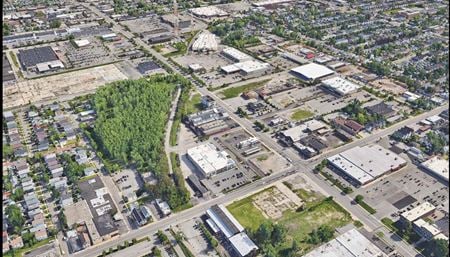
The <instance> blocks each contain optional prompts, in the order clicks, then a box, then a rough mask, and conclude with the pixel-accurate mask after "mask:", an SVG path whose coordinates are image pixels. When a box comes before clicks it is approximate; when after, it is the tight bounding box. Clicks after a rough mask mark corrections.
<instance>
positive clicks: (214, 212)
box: [206, 205, 258, 257]
mask: <svg viewBox="0 0 450 257" xmlns="http://www.w3.org/2000/svg"><path fill="white" fill-rule="evenodd" d="M206 215H207V216H208V218H209V219H207V220H206V223H207V224H208V226H209V227H210V228H211V230H212V231H214V233H215V234H217V235H221V236H223V237H225V238H226V239H227V240H228V242H229V243H230V245H231V246H232V251H233V253H232V256H239V257H247V256H256V251H257V250H258V247H257V246H256V245H255V244H254V243H253V241H252V240H251V239H250V238H249V237H248V236H247V234H246V233H245V232H244V227H242V225H241V224H240V223H239V222H238V221H237V220H236V219H235V218H234V217H233V215H232V214H231V213H230V212H229V211H228V210H227V209H226V208H225V207H224V206H223V205H214V206H212V207H211V208H209V209H208V210H206Z"/></svg>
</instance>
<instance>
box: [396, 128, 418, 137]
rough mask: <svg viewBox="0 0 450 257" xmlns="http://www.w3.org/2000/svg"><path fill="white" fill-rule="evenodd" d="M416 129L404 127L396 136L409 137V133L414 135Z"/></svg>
mask: <svg viewBox="0 0 450 257" xmlns="http://www.w3.org/2000/svg"><path fill="white" fill-rule="evenodd" d="M413 132H414V129H412V128H410V127H406V126H405V127H402V128H401V129H399V130H397V131H396V132H395V134H397V135H408V134H409V133H413Z"/></svg>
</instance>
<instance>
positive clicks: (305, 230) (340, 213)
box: [280, 200, 352, 242]
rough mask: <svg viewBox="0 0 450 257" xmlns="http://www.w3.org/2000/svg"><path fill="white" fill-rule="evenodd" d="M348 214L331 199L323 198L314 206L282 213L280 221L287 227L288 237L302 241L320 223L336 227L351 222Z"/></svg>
mask: <svg viewBox="0 0 450 257" xmlns="http://www.w3.org/2000/svg"><path fill="white" fill-rule="evenodd" d="M351 221H352V219H351V216H350V214H349V213H348V212H347V211H345V210H344V209H343V208H342V207H341V206H340V205H338V204H337V203H336V202H334V201H333V200H323V201H322V202H321V203H319V204H318V205H317V206H316V207H315V208H314V207H313V208H312V209H307V210H305V211H302V212H293V211H289V212H286V213H284V214H283V217H282V218H281V219H280V223H281V224H283V225H285V227H286V228H287V231H288V232H287V234H288V237H290V238H292V239H295V240H297V241H298V242H303V241H304V240H306V239H307V238H308V234H309V233H311V231H313V230H314V229H317V228H318V227H320V226H321V225H328V226H330V227H332V228H338V227H342V226H344V225H346V224H347V223H349V222H351Z"/></svg>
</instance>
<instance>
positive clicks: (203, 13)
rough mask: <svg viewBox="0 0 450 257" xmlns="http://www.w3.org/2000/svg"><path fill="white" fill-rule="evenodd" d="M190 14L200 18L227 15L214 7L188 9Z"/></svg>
mask: <svg viewBox="0 0 450 257" xmlns="http://www.w3.org/2000/svg"><path fill="white" fill-rule="evenodd" d="M190 11H191V13H192V14H194V15H195V16H197V17H200V18H212V17H224V16H228V13H227V12H225V11H223V10H221V9H219V8H217V7H216V6H204V7H197V8H193V9H190Z"/></svg>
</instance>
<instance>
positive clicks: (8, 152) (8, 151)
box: [3, 144, 14, 159]
mask: <svg viewBox="0 0 450 257" xmlns="http://www.w3.org/2000/svg"><path fill="white" fill-rule="evenodd" d="M13 153H14V150H13V148H12V146H10V145H8V144H3V158H6V159H9V158H11V157H12V156H13Z"/></svg>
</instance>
